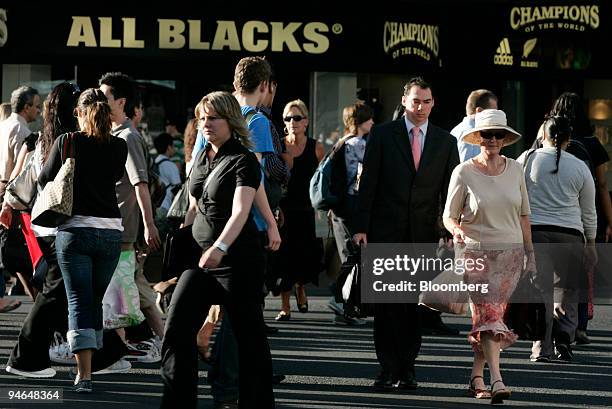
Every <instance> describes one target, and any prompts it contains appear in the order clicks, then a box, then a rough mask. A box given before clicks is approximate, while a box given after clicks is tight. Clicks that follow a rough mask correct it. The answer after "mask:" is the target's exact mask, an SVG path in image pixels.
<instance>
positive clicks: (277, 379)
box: [272, 373, 285, 385]
mask: <svg viewBox="0 0 612 409" xmlns="http://www.w3.org/2000/svg"><path fill="white" fill-rule="evenodd" d="M284 380H285V375H282V374H276V373H274V374H272V385H278V384H279V383H281V382H282V381H284Z"/></svg>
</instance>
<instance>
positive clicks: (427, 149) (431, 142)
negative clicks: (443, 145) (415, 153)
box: [419, 123, 437, 168]
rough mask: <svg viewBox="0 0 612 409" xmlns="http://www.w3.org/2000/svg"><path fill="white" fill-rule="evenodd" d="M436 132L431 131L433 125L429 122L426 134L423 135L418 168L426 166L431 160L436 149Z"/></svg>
mask: <svg viewBox="0 0 612 409" xmlns="http://www.w3.org/2000/svg"><path fill="white" fill-rule="evenodd" d="M436 137H437V135H436V133H435V132H434V131H433V126H432V125H431V123H430V124H429V126H428V127H427V135H426V137H425V146H424V147H423V153H422V154H421V161H420V163H419V168H420V167H422V166H427V164H429V163H430V162H431V161H432V158H433V157H434V156H435V154H436V153H435V149H436Z"/></svg>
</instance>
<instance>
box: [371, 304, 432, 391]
mask: <svg viewBox="0 0 612 409" xmlns="http://www.w3.org/2000/svg"><path fill="white" fill-rule="evenodd" d="M419 321H420V319H419V314H418V312H417V304H377V305H376V309H375V312H374V346H375V348H376V358H378V362H379V363H380V366H381V369H382V372H383V374H384V375H386V376H389V377H390V378H391V379H392V380H393V381H397V380H400V379H404V378H405V377H406V376H408V374H411V375H415V372H414V361H415V360H416V357H417V355H418V354H419V350H420V349H421V331H420V323H419Z"/></svg>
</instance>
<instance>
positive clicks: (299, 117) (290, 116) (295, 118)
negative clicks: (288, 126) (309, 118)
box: [283, 115, 305, 122]
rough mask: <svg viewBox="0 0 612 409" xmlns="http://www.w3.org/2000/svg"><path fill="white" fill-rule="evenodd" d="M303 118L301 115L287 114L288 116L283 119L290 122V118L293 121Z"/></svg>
mask: <svg viewBox="0 0 612 409" xmlns="http://www.w3.org/2000/svg"><path fill="white" fill-rule="evenodd" d="M304 118H305V117H303V116H302V115H289V116H286V117H284V118H283V121H285V122H291V120H292V119H293V120H294V121H295V122H300V121H301V120H302V119H304Z"/></svg>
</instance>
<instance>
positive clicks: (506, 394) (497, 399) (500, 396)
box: [491, 379, 512, 405]
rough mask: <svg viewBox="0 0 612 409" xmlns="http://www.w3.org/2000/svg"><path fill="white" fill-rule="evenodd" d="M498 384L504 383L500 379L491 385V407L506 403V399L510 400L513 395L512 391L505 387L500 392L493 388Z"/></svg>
mask: <svg viewBox="0 0 612 409" xmlns="http://www.w3.org/2000/svg"><path fill="white" fill-rule="evenodd" d="M498 382H502V380H501V379H498V380H496V381H495V382H493V383H492V384H491V405H495V404H497V403H504V399H508V398H510V395H511V394H512V392H510V389H506V388H505V387H504V388H501V389H498V390H494V389H493V387H494V386H495V384H496V383H498ZM502 383H503V382H502Z"/></svg>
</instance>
